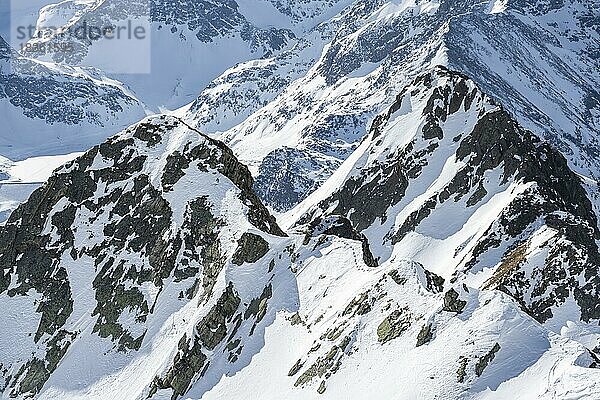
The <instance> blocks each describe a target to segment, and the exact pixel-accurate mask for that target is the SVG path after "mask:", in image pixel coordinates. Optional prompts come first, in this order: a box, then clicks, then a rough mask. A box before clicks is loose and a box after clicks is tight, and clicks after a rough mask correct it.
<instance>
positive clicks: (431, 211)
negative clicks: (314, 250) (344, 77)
mask: <svg viewBox="0 0 600 400" xmlns="http://www.w3.org/2000/svg"><path fill="white" fill-rule="evenodd" d="M310 204H313V205H310ZM303 209H305V210H306V211H304V210H303ZM296 213H297V215H300V217H299V220H298V223H297V224H304V223H309V222H310V221H312V220H313V219H315V218H323V217H328V216H330V215H342V216H345V217H347V218H348V219H349V220H350V221H351V222H352V225H353V226H354V227H356V228H357V230H358V231H359V232H362V233H364V234H365V235H366V237H367V238H368V240H369V242H370V243H374V244H375V246H376V247H375V249H374V252H373V254H374V256H375V257H376V258H377V257H379V258H380V259H381V260H382V261H383V260H386V259H388V258H389V257H407V258H412V259H417V260H419V261H421V262H422V263H423V264H424V265H426V266H427V267H429V268H430V269H432V270H434V271H436V272H437V273H440V274H442V275H443V276H446V277H452V280H453V281H457V280H461V279H466V281H467V282H469V284H473V283H475V282H477V283H478V284H483V286H484V287H487V288H500V289H502V290H503V291H506V292H507V293H509V294H511V295H512V296H513V297H514V298H516V299H517V300H518V301H519V302H520V303H521V304H522V305H523V307H524V308H525V309H526V310H527V311H528V312H529V313H530V314H531V315H532V316H533V317H535V318H536V319H538V320H539V321H540V322H547V321H549V320H552V319H553V317H554V316H555V315H556V316H557V317H556V318H558V319H560V318H563V317H561V316H560V315H562V314H563V310H564V309H570V310H571V309H572V308H573V307H576V308H577V309H578V310H579V312H580V317H581V319H582V320H583V321H586V322H590V321H595V320H598V319H599V318H600V314H599V311H600V304H599V303H598V301H597V299H598V295H599V294H600V292H599V290H600V287H599V286H598V279H597V271H598V266H599V261H600V258H599V254H598V246H597V244H596V240H597V239H598V237H599V236H598V235H599V231H598V227H597V225H598V223H597V218H596V215H595V213H594V210H593V207H592V204H591V202H590V200H589V199H588V197H587V193H586V190H585V189H584V187H583V184H582V181H581V179H580V178H579V177H578V176H577V175H576V174H574V173H573V172H572V171H571V170H570V169H569V167H568V164H567V161H566V160H565V158H564V157H563V156H562V155H561V154H560V153H558V152H557V151H555V150H553V149H552V148H551V147H550V146H549V145H548V144H546V143H544V142H542V141H541V140H540V139H539V138H537V137H536V136H535V135H533V134H532V133H531V132H529V131H527V130H525V129H523V128H521V127H520V126H519V125H518V123H516V122H515V120H514V119H513V118H512V117H511V115H510V114H509V113H508V112H507V111H505V110H504V108H503V107H501V106H499V105H496V103H495V102H494V101H492V100H491V99H490V98H489V97H487V96H486V95H484V94H483V93H482V92H481V90H480V89H479V88H478V87H477V86H476V85H475V83H474V82H473V81H471V80H470V79H468V78H466V77H464V76H462V75H460V74H457V73H454V72H451V71H448V70H446V69H444V68H436V69H435V70H434V71H433V72H431V73H427V74H424V75H422V76H420V77H418V78H417V79H415V80H414V81H413V83H412V84H411V85H409V86H408V87H406V88H405V89H404V90H403V91H402V92H401V93H400V95H399V96H398V97H397V100H396V102H395V103H394V104H392V106H391V107H390V109H389V110H388V112H387V113H385V114H383V115H381V116H379V117H377V118H376V119H375V120H374V123H373V126H372V129H371V132H370V134H369V136H368V137H367V138H366V139H365V140H364V141H363V143H362V144H361V146H360V147H359V149H358V150H357V151H356V152H355V154H353V155H352V156H351V158H350V159H348V160H347V162H346V163H345V164H343V165H342V166H341V167H340V170H339V171H337V172H336V173H335V174H334V176H333V177H332V178H331V179H330V180H329V181H328V182H327V183H326V187H325V188H324V189H322V190H319V191H317V192H316V193H315V195H314V196H311V197H309V199H308V200H307V201H306V202H305V203H304V204H302V205H301V206H300V207H299V210H297V211H296ZM576 254H577V255H576ZM556 322H559V321H556ZM562 322H565V321H562Z"/></svg>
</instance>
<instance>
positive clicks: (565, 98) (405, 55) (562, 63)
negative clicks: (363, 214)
mask: <svg viewBox="0 0 600 400" xmlns="http://www.w3.org/2000/svg"><path fill="white" fill-rule="evenodd" d="M597 7H598V6H597V5H595V4H594V3H593V2H586V1H579V0H567V1H564V2H562V1H561V2H550V3H548V2H544V1H527V2H523V1H521V2H519V1H506V2H504V1H495V0H494V1H489V2H483V3H482V2H477V1H462V0H460V1H458V0H441V1H424V0H418V1H412V0H407V1H400V2H390V1H380V0H370V1H360V2H353V3H352V4H349V5H348V6H347V7H346V8H344V9H343V10H342V11H341V12H340V13H339V14H338V15H337V16H336V17H335V18H332V19H330V20H328V21H324V22H322V23H321V24H320V25H318V26H317V27H315V29H314V30H312V31H310V32H309V33H308V34H307V36H306V41H307V43H310V45H304V46H302V45H298V46H296V47H293V48H291V49H290V50H287V51H285V52H283V53H281V55H278V56H277V57H275V58H272V59H269V60H265V61H264V62H260V63H257V62H254V63H252V62H249V63H245V64H242V65H239V66H237V67H235V68H234V69H231V70H229V71H227V72H225V74H223V75H222V76H221V77H220V78H218V79H217V80H215V81H214V82H213V83H212V84H211V85H209V87H208V88H207V89H206V90H205V91H204V92H203V93H202V94H201V95H200V97H199V99H198V101H197V104H194V105H192V107H191V108H190V109H189V110H188V116H187V117H186V119H187V120H189V121H190V123H193V124H195V126H198V127H199V128H200V129H203V130H207V131H209V132H215V133H220V132H223V131H225V132H224V133H223V135H222V139H223V140H224V141H225V142H227V143H228V144H229V145H230V146H231V147H232V148H233V149H234V151H235V152H236V154H237V155H238V156H239V157H240V158H241V160H242V161H244V162H245V163H247V164H248V165H249V166H250V168H251V170H252V172H253V174H254V175H255V176H256V178H257V189H258V191H259V195H260V196H261V197H262V198H263V200H264V201H265V202H266V203H267V204H268V205H270V206H271V207H273V208H274V209H276V210H278V211H285V210H288V209H290V208H291V207H293V206H294V205H295V204H297V203H298V202H299V201H301V200H302V199H303V198H304V197H306V195H307V194H308V193H310V192H312V191H313V190H314V189H316V188H317V187H318V186H320V185H321V184H322V182H323V181H324V180H325V179H326V178H327V177H328V176H330V175H331V174H332V173H333V171H335V169H336V168H337V167H338V166H339V164H340V163H341V162H342V161H343V160H345V159H346V158H347V157H348V156H349V154H351V152H352V150H353V149H355V148H356V146H357V145H358V143H359V141H360V140H361V138H362V137H363V136H364V135H365V134H366V131H367V126H368V124H369V123H370V121H371V120H372V118H374V116H375V115H377V114H378V113H379V112H381V111H383V110H384V109H385V108H386V107H388V106H389V104H391V103H392V102H393V101H394V97H395V96H396V94H397V93H398V92H399V91H400V90H401V89H402V87H404V85H406V84H407V83H409V82H410V80H412V79H413V78H414V77H415V76H417V75H418V74H420V73H421V72H423V71H425V70H427V69H428V68H430V67H432V66H434V65H438V64H440V65H445V66H448V67H449V68H451V69H453V70H458V71H462V72H464V73H466V74H467V75H468V76H470V77H471V78H472V79H474V80H475V81H476V82H477V83H478V84H479V85H480V86H481V87H482V88H483V89H484V90H485V91H486V92H487V93H488V94H489V95H490V96H492V97H493V98H495V99H496V100H498V101H499V102H501V103H502V104H503V105H504V107H505V108H506V109H507V110H508V111H510V112H511V113H512V114H513V115H514V116H515V117H516V118H517V120H518V121H519V123H521V124H522V125H523V126H525V127H527V128H528V129H530V130H532V131H534V132H535V133H536V134H537V135H539V136H540V137H543V138H544V139H545V140H549V141H550V142H552V143H553V144H554V145H555V146H556V147H558V148H559V149H560V150H561V151H562V152H563V154H565V156H566V157H567V160H568V162H569V165H570V166H571V168H573V169H574V170H575V171H577V172H578V173H581V174H584V175H585V176H589V177H592V178H594V179H596V178H597V177H598V175H599V172H598V171H600V165H598V163H597V160H598V157H597V156H596V148H597V145H595V144H594V143H595V141H596V140H597V137H598V136H599V135H600V128H599V127H598V121H597V120H598V116H599V115H600V108H599V107H600V106H599V105H598V104H600V103H599V102H598V101H597V100H598V98H600V97H599V94H598V90H597V87H598V83H599V82H600V75H598V70H599V69H598V61H597V60H598V57H597V54H598V49H599V48H598V43H599V40H600V33H599V31H598V29H599V28H598V8H597ZM302 42H303V38H302V37H300V38H299V43H302ZM257 143H260V145H258V146H257V145H256V144H257ZM289 154H294V156H293V157H291V158H290V157H288V155H289ZM307 160H311V162H308V161H307ZM273 177H274V178H273ZM298 177H302V178H298ZM591 190H595V189H593V188H592V189H591Z"/></svg>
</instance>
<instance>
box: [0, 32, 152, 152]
mask: <svg viewBox="0 0 600 400" xmlns="http://www.w3.org/2000/svg"><path fill="white" fill-rule="evenodd" d="M144 115H145V110H144V106H143V105H142V103H141V102H140V101H139V100H138V99H137V98H135V97H134V96H133V95H132V94H131V93H130V92H129V91H127V90H126V89H125V88H123V86H122V85H120V84H119V83H117V82H114V81H111V80H108V79H106V78H105V77H102V76H92V75H91V74H90V73H89V72H85V71H82V70H79V69H73V68H66V67H59V66H53V65H51V64H44V63H40V62H38V61H35V60H32V59H29V58H25V57H22V56H21V55H19V54H18V53H16V52H15V51H14V50H13V49H11V48H10V47H9V45H8V44H7V43H6V41H5V40H4V39H2V38H1V37H0V116H1V118H2V125H3V126H2V129H1V130H0V155H3V156H5V157H8V158H10V159H12V160H21V159H24V158H27V157H31V156H39V155H55V154H66V153H69V152H72V151H78V150H79V151H81V150H85V149H87V148H89V147H91V146H93V145H94V144H96V143H98V142H101V141H103V140H105V139H106V138H107V137H109V136H111V135H112V134H114V133H115V132H116V131H118V130H120V129H123V128H124V127H126V126H128V125H129V124H131V123H133V122H135V121H137V120H139V119H140V118H142V117H143V116H144Z"/></svg>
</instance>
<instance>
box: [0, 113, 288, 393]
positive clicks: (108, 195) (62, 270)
mask: <svg viewBox="0 0 600 400" xmlns="http://www.w3.org/2000/svg"><path fill="white" fill-rule="evenodd" d="M0 236H1V237H2V240H1V242H2V245H1V246H2V249H1V250H0V254H1V256H0V259H1V260H0V263H1V264H2V265H3V267H2V271H3V273H2V277H1V279H0V296H1V297H2V304H4V305H10V307H7V308H5V311H6V313H5V314H3V316H2V320H3V322H2V326H3V328H2V331H3V332H2V336H3V338H4V339H3V340H5V341H7V342H10V345H7V346H4V345H3V346H2V347H3V350H2V357H1V358H2V361H0V363H1V364H2V377H3V384H2V387H3V391H4V393H6V394H7V395H11V396H23V395H25V396H30V395H36V394H37V393H39V392H40V390H41V389H42V388H43V387H44V385H45V384H46V385H48V387H49V388H51V389H50V390H52V389H71V390H75V391H77V390H79V389H82V388H84V387H85V385H89V384H91V383H93V380H94V376H101V375H102V374H109V373H111V372H110V371H112V372H117V371H119V370H120V369H122V368H125V365H130V366H131V365H133V364H135V363H138V362H144V361H143V360H144V359H145V360H146V361H145V362H150V359H148V358H144V357H146V356H149V355H151V354H155V355H157V356H159V357H162V361H161V362H158V363H156V362H157V361H156V359H154V361H153V363H156V364H155V365H153V366H152V367H151V368H149V369H148V370H145V371H141V370H137V373H139V374H140V375H139V376H138V378H140V379H141V380H140V385H141V386H140V387H139V388H136V389H134V391H135V390H139V392H134V393H133V394H132V396H134V395H135V396H138V395H140V393H146V395H148V394H149V393H150V394H152V393H156V392H157V391H171V392H172V393H173V397H174V398H175V397H178V396H179V395H182V394H184V393H185V392H186V390H187V389H188V387H189V386H190V385H191V383H193V382H194V381H195V380H197V379H198V378H199V376H203V375H205V374H207V373H211V374H212V371H211V368H212V367H211V366H212V365H215V367H214V368H216V369H219V370H220V369H221V368H222V366H219V365H220V364H221V363H222V362H225V363H231V364H232V365H233V364H235V360H237V359H238V358H241V359H244V358H247V357H249V356H250V355H251V352H252V351H254V350H250V349H249V350H247V351H246V352H243V346H246V345H247V346H249V347H251V345H250V342H252V340H250V342H248V339H244V342H243V343H242V344H241V345H240V343H241V341H240V339H239V338H238V336H240V335H246V336H248V335H249V336H251V337H252V336H254V337H258V336H260V333H259V332H260V331H261V329H262V326H261V321H262V320H263V318H265V316H267V315H269V314H270V313H272V312H274V310H275V308H276V307H278V306H281V304H283V303H281V304H278V305H273V306H271V299H272V298H273V299H274V300H273V301H275V300H277V296H279V294H278V290H279V289H280V288H279V286H277V287H276V288H274V287H273V285H285V281H286V279H288V280H289V278H290V277H289V276H288V277H287V278H286V272H285V269H284V268H283V267H281V265H282V263H283V262H285V261H282V259H283V258H282V257H283V256H284V255H285V251H284V246H283V245H284V241H285V239H283V236H284V233H283V232H282V231H281V230H280V228H279V227H278V226H277V223H276V222H275V219H274V218H273V217H272V216H271V215H270V214H269V213H268V211H267V210H266V209H265V208H264V206H263V205H262V203H260V201H259V200H258V198H257V197H256V195H255V194H254V192H253V191H252V177H251V176H250V174H249V172H248V170H247V169H246V167H245V166H243V165H242V164H240V163H239V162H238V161H237V160H236V159H235V157H234V156H233V154H232V153H231V151H230V150H229V149H227V148H226V147H225V146H224V145H222V144H221V143H218V142H215V141H213V140H211V139H208V138H207V137H205V136H203V135H202V134H200V133H198V132H197V131H195V130H192V129H190V128H188V127H187V126H186V125H185V124H183V123H182V122H181V121H180V120H178V119H175V118H172V117H166V116H164V117H153V118H150V119H147V120H144V121H142V122H140V123H139V124H136V125H134V126H132V127H131V128H128V129H127V130H126V131H124V132H123V133H121V134H119V135H117V136H115V137H113V138H111V139H110V140H109V141H107V142H105V143H103V144H102V145H99V146H96V147H94V148H92V149H91V150H90V151H88V152H87V153H85V154H84V155H83V156H81V157H79V158H78V159H76V160H75V161H73V162H71V163H69V164H68V165H66V166H65V167H63V168H62V169H60V170H59V171H57V172H56V173H55V174H54V175H53V176H52V177H51V178H50V180H49V181H48V182H47V183H46V184H45V185H44V186H42V187H41V188H40V189H38V190H37V191H35V192H34V193H33V194H32V196H31V197H30V199H29V200H28V201H27V202H26V203H25V204H23V205H22V206H20V207H19V208H18V209H17V210H16V211H14V212H13V213H12V215H11V217H10V219H9V220H8V222H7V223H6V226H4V227H2V228H1V230H0ZM233 270H237V271H240V272H241V271H246V272H245V273H247V274H250V275H251V276H254V278H252V279H249V281H247V282H246V281H245V280H244V278H243V277H240V276H238V274H236V273H233ZM232 274H233V275H232ZM236 282H237V283H236ZM277 301H279V300H277ZM23 314H27V318H26V320H15V318H17V316H18V315H23ZM25 326H26V327H27V328H25ZM29 327H30V328H32V330H31V331H30V332H29V335H27V334H26V333H25V331H24V329H29ZM248 332H250V334H248ZM168 338H171V339H168ZM257 340H258V339H257ZM5 344H7V343H5ZM154 346H156V347H157V348H154ZM217 348H219V351H220V350H223V352H224V353H226V354H223V355H222V356H216V355H215V353H214V351H215V349H217ZM225 348H227V349H228V350H227V351H225ZM155 352H157V353H155ZM95 358H96V359H98V360H103V361H102V365H104V366H105V367H104V368H105V370H103V369H104V368H103V367H99V369H98V370H95V371H94V372H93V374H92V375H91V376H90V375H86V371H80V370H77V363H78V360H79V361H80V360H82V359H88V360H90V359H95ZM227 360H229V361H227ZM225 369H227V368H225ZM101 370H103V371H101ZM215 374H217V375H218V374H219V372H215ZM62 375H67V376H71V377H77V380H74V381H73V384H74V386H72V387H69V388H66V387H64V386H61V385H60V384H59V385H58V386H54V385H55V384H57V383H64V382H61V380H60V379H59V378H57V379H56V380H54V377H55V376H57V377H60V376H62ZM142 382H143V383H142Z"/></svg>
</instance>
